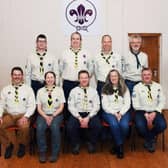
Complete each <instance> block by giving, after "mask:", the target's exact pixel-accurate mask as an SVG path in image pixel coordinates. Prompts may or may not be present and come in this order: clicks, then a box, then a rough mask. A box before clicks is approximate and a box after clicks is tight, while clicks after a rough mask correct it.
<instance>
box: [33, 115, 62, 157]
mask: <svg viewBox="0 0 168 168" xmlns="http://www.w3.org/2000/svg"><path fill="white" fill-rule="evenodd" d="M62 120H63V115H62V114H60V115H58V116H56V117H54V119H53V121H52V123H51V125H50V126H48V125H47V123H46V121H45V119H44V118H43V117H42V116H41V115H38V117H37V133H36V135H37V145H38V149H39V152H46V151H47V143H46V129H47V128H49V129H50V130H51V148H52V155H57V154H58V153H59V150H60V146H61V135H60V125H61V123H62Z"/></svg>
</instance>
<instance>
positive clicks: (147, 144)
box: [144, 139, 156, 153]
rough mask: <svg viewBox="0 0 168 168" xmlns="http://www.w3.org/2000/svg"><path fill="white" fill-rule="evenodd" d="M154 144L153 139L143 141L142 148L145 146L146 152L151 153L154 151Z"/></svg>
mask: <svg viewBox="0 0 168 168" xmlns="http://www.w3.org/2000/svg"><path fill="white" fill-rule="evenodd" d="M155 144H156V140H155V139H153V140H150V141H145V143H144V148H146V149H147V151H148V152H150V153H153V152H155Z"/></svg>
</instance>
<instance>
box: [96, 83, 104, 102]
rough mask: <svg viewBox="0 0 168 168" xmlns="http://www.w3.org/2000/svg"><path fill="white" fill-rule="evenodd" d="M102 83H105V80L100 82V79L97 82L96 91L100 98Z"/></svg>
mask: <svg viewBox="0 0 168 168" xmlns="http://www.w3.org/2000/svg"><path fill="white" fill-rule="evenodd" d="M104 84H105V82H102V81H98V82H97V92H98V95H99V97H100V99H101V93H102V88H103V86H104Z"/></svg>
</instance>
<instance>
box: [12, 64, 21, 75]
mask: <svg viewBox="0 0 168 168" xmlns="http://www.w3.org/2000/svg"><path fill="white" fill-rule="evenodd" d="M14 71H20V72H21V73H22V75H23V70H22V68H21V67H19V66H16V67H13V68H12V70H11V75H13V72H14Z"/></svg>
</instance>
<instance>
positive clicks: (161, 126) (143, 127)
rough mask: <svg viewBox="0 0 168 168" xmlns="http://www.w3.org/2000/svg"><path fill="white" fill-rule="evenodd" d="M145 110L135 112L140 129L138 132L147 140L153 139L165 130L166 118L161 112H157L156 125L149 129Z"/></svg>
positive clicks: (154, 122)
mask: <svg viewBox="0 0 168 168" xmlns="http://www.w3.org/2000/svg"><path fill="white" fill-rule="evenodd" d="M144 113H145V111H141V110H138V111H136V114H135V124H136V127H137V129H138V132H139V133H140V134H141V135H142V136H143V137H144V138H145V140H146V141H151V140H153V139H154V138H155V136H157V135H158V134H159V133H161V132H163V131H164V130H165V129H166V127H167V124H166V120H165V118H164V116H163V114H161V113H158V112H157V113H156V117H155V119H154V121H153V125H154V127H153V128H152V129H151V130H149V129H148V127H147V121H146V118H145V116H144Z"/></svg>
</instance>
